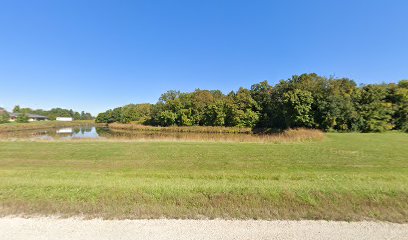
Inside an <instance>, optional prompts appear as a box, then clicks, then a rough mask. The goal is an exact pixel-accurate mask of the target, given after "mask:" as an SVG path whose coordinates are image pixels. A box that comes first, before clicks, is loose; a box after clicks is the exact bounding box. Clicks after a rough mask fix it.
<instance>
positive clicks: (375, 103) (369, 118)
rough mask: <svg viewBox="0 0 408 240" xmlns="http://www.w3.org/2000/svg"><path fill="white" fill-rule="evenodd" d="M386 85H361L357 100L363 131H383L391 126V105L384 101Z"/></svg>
mask: <svg viewBox="0 0 408 240" xmlns="http://www.w3.org/2000/svg"><path fill="white" fill-rule="evenodd" d="M386 98H387V88H386V86H376V85H367V86H365V87H363V89H362V92H361V97H360V99H359V101H358V106H357V108H358V111H359V113H360V115H361V120H362V125H361V126H360V129H361V130H362V131H363V132H383V131H386V130H390V129H392V128H393V126H392V123H391V122H392V121H391V120H392V114H393V106H392V104H391V103H390V102H387V101H386Z"/></svg>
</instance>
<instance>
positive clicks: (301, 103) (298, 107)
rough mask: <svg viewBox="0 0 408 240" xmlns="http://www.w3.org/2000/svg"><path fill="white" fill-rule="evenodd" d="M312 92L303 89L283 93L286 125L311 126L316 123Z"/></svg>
mask: <svg viewBox="0 0 408 240" xmlns="http://www.w3.org/2000/svg"><path fill="white" fill-rule="evenodd" d="M312 103H313V97H312V93H311V92H309V91H304V90H301V89H295V90H294V91H288V92H286V93H284V94H283V114H284V118H285V122H286V127H290V128H292V127H311V126H313V124H314V121H313V115H312Z"/></svg>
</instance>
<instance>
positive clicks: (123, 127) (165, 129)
mask: <svg viewBox="0 0 408 240" xmlns="http://www.w3.org/2000/svg"><path fill="white" fill-rule="evenodd" d="M109 128H111V129H121V130H137V131H153V132H193V133H247V134H250V133H252V130H251V128H239V127H212V126H191V127H178V126H172V127H154V126H145V125H140V124H133V123H129V124H122V123H111V124H109Z"/></svg>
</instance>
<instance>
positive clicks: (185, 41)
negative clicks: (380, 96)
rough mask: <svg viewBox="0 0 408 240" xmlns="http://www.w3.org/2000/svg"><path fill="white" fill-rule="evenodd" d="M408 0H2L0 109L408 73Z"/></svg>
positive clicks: (107, 104)
mask: <svg viewBox="0 0 408 240" xmlns="http://www.w3.org/2000/svg"><path fill="white" fill-rule="evenodd" d="M407 12H408V1H406V0H382V1H380V0H371V1H368V0H352V1H351V0H331V1H327V0H324V1H314V0H308V1H304V0H298V1H295V0H286V1H283V0H282V1H272V0H269V1H259V0H248V1H239V0H232V1H226V0H225V1H223V0H215V1H213V0H206V1H191V0H186V1H179V0H171V1H168V0H167V1H159V0H146V1H137V0H130V1H125V0H111V1H105V0H97V1H93V0H58V1H56V0H52V1H46V0H36V1H32V0H27V1H23V0H0V106H2V107H6V109H9V110H10V109H12V108H13V106H14V105H17V104H19V105H20V106H22V107H31V108H42V109H50V108H53V107H63V108H68V109H74V110H76V111H82V110H84V111H88V112H91V113H93V114H97V113H98V112H102V111H105V110H107V109H109V108H114V107H118V106H122V105H125V104H128V103H144V102H150V103H155V102H156V101H157V100H158V98H159V97H160V95H161V94H162V93H164V92H165V91H167V90H180V91H193V90H194V89H197V88H200V89H220V90H222V91H223V92H225V93H227V92H229V91H231V90H237V89H238V88H239V87H241V86H242V87H246V88H249V87H250V86H251V85H252V84H254V83H258V82H261V81H263V80H268V81H269V82H270V83H271V84H275V83H277V82H278V81H279V80H282V79H288V78H290V77H291V76H292V75H295V74H302V73H311V72H314V73H317V74H319V75H323V76H328V77H329V76H336V77H348V78H351V79H353V80H355V81H356V82H357V83H358V84H369V83H382V82H386V83H388V82H398V81H399V80H401V79H408V18H407V17H406V14H407Z"/></svg>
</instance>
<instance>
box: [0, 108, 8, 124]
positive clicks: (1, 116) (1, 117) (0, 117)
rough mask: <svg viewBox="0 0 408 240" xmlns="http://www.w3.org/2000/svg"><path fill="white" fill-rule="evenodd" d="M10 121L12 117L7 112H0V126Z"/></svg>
mask: <svg viewBox="0 0 408 240" xmlns="http://www.w3.org/2000/svg"><path fill="white" fill-rule="evenodd" d="M9 120H10V115H9V114H8V113H7V112H6V111H4V112H0V124H1V123H8V122H9Z"/></svg>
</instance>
